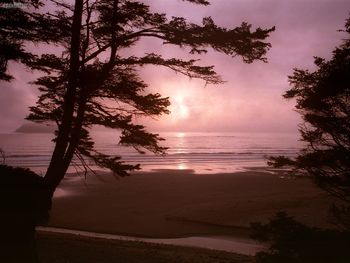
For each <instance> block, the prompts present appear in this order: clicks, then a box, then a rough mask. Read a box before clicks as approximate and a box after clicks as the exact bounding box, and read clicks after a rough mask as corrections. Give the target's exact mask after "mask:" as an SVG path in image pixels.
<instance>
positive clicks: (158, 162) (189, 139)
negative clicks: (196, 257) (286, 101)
mask: <svg viewBox="0 0 350 263" xmlns="http://www.w3.org/2000/svg"><path fill="white" fill-rule="evenodd" d="M160 135H161V137H163V138H165V141H163V142H162V145H163V146H166V147H169V149H168V150H167V154H166V155H154V154H152V153H146V154H139V153H138V152H137V151H136V150H135V149H133V148H130V147H124V146H120V145H118V133H114V132H112V131H96V132H94V133H93V134H92V137H93V138H94V140H95V142H96V148H97V149H98V150H99V151H101V152H103V153H107V154H111V155H120V156H122V157H123V160H124V161H126V162H129V163H132V164H136V163H139V164H141V168H142V170H143V171H152V170H160V169H175V170H186V169H189V170H193V171H194V172H195V173H198V174H202V173H213V174H214V173H230V172H236V171H242V170H245V169H247V168H252V167H254V168H256V167H258V168H259V167H261V168H262V167H265V166H267V164H266V158H267V156H273V155H275V156H276V155H285V156H289V157H293V156H295V155H296V154H297V152H298V151H299V149H300V148H301V147H302V143H301V142H300V141H299V135H298V134H295V133H294V134H292V133H181V132H166V133H160ZM52 139H53V135H52V134H47V133H9V134H0V148H1V149H2V150H3V151H4V153H5V163H6V164H8V165H14V166H22V167H27V168H30V169H32V170H34V171H35V172H37V173H39V174H44V173H45V171H46V168H47V166H48V163H49V161H50V156H51V153H52V149H53V143H52ZM74 163H75V164H77V163H78V162H77V160H75V161H74ZM90 164H91V167H92V168H93V169H101V168H97V167H95V166H94V165H93V164H92V163H90ZM74 171H79V168H78V166H76V165H74V164H73V165H72V166H71V168H70V172H74Z"/></svg>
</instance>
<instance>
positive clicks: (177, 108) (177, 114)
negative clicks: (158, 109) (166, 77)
mask: <svg viewBox="0 0 350 263" xmlns="http://www.w3.org/2000/svg"><path fill="white" fill-rule="evenodd" d="M170 112H171V116H172V117H173V119H174V120H183V119H187V118H188V117H189V108H188V106H187V105H186V102H185V100H184V97H183V96H175V97H174V99H173V100H172V102H171V106H170Z"/></svg>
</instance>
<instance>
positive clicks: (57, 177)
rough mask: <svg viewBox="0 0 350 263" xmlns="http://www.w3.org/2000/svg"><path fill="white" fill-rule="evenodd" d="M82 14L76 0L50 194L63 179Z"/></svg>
mask: <svg viewBox="0 0 350 263" xmlns="http://www.w3.org/2000/svg"><path fill="white" fill-rule="evenodd" d="M82 14H83V0H76V1H75V7H74V17H73V24H72V38H71V43H70V64H69V73H68V86H67V91H66V94H65V97H64V103H63V106H62V110H63V116H62V120H61V123H60V125H59V129H58V136H57V138H56V144H55V149H54V151H53V154H52V158H51V161H50V165H49V167H48V169H47V172H46V175H45V179H46V181H47V183H48V184H49V185H50V188H51V191H52V194H53V192H54V191H55V189H56V187H57V186H58V184H59V183H60V182H61V180H62V179H63V177H64V175H65V173H66V169H65V165H64V163H65V161H64V158H65V154H66V151H67V147H68V145H69V139H70V135H71V131H72V124H73V117H74V108H75V104H76V94H77V86H78V78H77V76H78V75H79V68H80V60H79V50H80V41H81V33H80V30H81V23H82Z"/></svg>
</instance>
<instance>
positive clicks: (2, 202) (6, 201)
mask: <svg viewBox="0 0 350 263" xmlns="http://www.w3.org/2000/svg"><path fill="white" fill-rule="evenodd" d="M47 189H48V188H47V187H46V185H45V180H44V179H43V178H42V177H40V176H39V175H37V174H35V173H34V172H32V171H30V170H29V169H24V168H14V167H10V166H7V165H0V214H1V217H0V251H1V254H0V262H36V249H35V226H36V225H38V224H39V223H44V222H45V221H47V220H48V211H49V209H50V205H51V202H50V200H51V199H50V197H49V195H48V191H47Z"/></svg>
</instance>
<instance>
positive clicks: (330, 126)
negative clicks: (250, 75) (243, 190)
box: [270, 19, 350, 230]
mask: <svg viewBox="0 0 350 263" xmlns="http://www.w3.org/2000/svg"><path fill="white" fill-rule="evenodd" d="M344 32H346V33H347V38H346V39H344V40H343V43H342V45H341V46H340V47H338V48H336V49H335V50H334V51H333V56H332V58H331V59H330V60H329V61H327V60H325V59H322V58H318V57H316V58H315V65H316V67H317V69H316V70H315V71H313V72H311V71H309V70H301V69H295V70H294V74H293V75H292V76H290V77H289V81H290V84H291V85H292V88H291V89H290V90H288V91H287V92H286V93H285V94H284V97H285V98H287V99H291V98H295V99H296V103H297V104H296V109H297V111H298V112H299V113H300V115H301V116H302V117H303V120H304V123H303V124H302V125H301V126H300V132H301V137H302V140H303V141H304V142H306V147H305V148H304V149H303V150H302V151H301V152H300V153H299V155H298V156H297V157H296V158H295V159H288V158H285V157H283V156H279V157H271V160H270V164H271V165H274V166H276V167H280V166H284V165H291V166H293V167H294V168H295V171H294V172H298V173H301V174H304V175H307V176H311V177H312V178H313V179H315V182H316V183H317V185H318V186H320V187H321V188H322V189H324V190H326V191H327V192H329V193H331V194H332V195H333V196H335V197H336V198H338V200H340V201H341V205H338V206H336V205H335V206H334V207H333V212H334V215H335V216H336V218H337V219H338V220H337V222H338V223H339V226H341V227H343V228H345V229H347V230H350V38H349V34H350V19H348V20H347V22H346V25H345V30H344Z"/></svg>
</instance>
